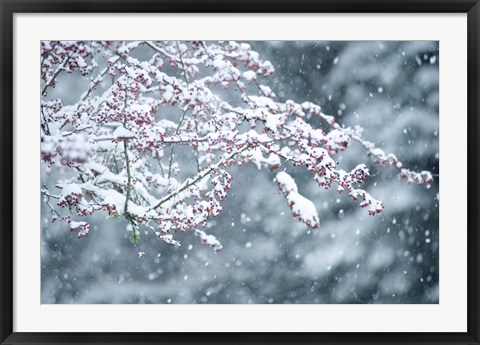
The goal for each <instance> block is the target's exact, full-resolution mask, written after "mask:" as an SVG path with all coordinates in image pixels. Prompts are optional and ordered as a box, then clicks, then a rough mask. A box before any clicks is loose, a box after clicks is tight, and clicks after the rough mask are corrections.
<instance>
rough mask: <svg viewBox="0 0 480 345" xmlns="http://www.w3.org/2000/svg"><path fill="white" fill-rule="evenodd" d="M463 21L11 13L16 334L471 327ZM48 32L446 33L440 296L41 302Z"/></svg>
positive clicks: (426, 36)
mask: <svg viewBox="0 0 480 345" xmlns="http://www.w3.org/2000/svg"><path fill="white" fill-rule="evenodd" d="M466 24H467V17H466V15H465V14H413V15H412V14H398V15H397V14H396V15H393V14H386V15H385V14H376V15H357V14H348V15H345V14H342V15H339V14H335V15H332V14H328V15H327V14H295V15H290V14H275V15H260V14H248V15H240V14H228V15H226V14H221V15H206V14H205V15H193V14H190V15H185V14H183V15H178V14H175V15H173V14H168V15H167V14H141V15H119V14H115V15H114V14H108V15H105V14H93V15H92V14H88V15H87V14H75V15H73V14H57V15H50V14H49V15H39V14H15V16H14V122H15V126H14V148H15V152H14V157H15V160H14V169H15V170H14V171H15V183H14V192H15V194H14V195H15V198H14V206H15V208H14V210H15V212H14V225H15V226H14V263H15V266H14V288H15V289H14V291H15V293H14V331H15V332H58V331H64V332H67V331H68V332H70V331H71V332H98V331H107V332H115V331H117V332H152V331H153V332H164V331H173V332H177V331H178V332H182V331H183V332H184V331H205V332H206V331H240V332H242V331H253V332H256V331H275V332H285V331H295V332H297V331H310V332H312V331H314V332H322V331H330V332H332V331H333V332H346V331H359V332H367V331H368V332H370V331H398V332H404V331H413V332H465V331H466V330H467V329H466V324H467V313H466V311H467V309H466V308H467V300H466V292H467V288H466V284H467V279H466V277H467V275H466V273H467V271H466V269H467V257H466V253H467V250H466V244H467V238H466V236H467V235H466V234H467V222H466V221H467V211H466V210H467V197H466V196H467V192H466V191H467V182H466V181H467V179H466V176H467V170H466V169H467V165H466V162H467V150H466V147H467V141H466V138H467V96H466V95H467V86H466V85H467V67H466V66H467V57H466V56H467V42H466V39H467V25H466ZM41 39H65V40H75V39H105V40H106V39H121V40H132V39H180V40H183V39H188V40H191V39H202V40H203V39H236V40H248V39H250V40H274V39H276V40H298V39H300V40H439V41H440V60H439V61H440V128H441V131H440V161H441V164H440V175H441V179H440V190H441V196H442V198H441V202H440V254H441V256H440V304H439V305H269V306H265V305H147V306H144V305H40V293H39V291H40V269H39V268H40V262H39V261H40V245H39V243H40V242H39V241H40V230H39V224H38V220H39V219H40V205H39V196H38V194H37V191H38V188H39V179H37V178H36V177H37V176H38V177H39V176H40V171H39V164H38V163H37V162H38V161H39V157H38V152H39V143H40V137H39V132H40V130H39V125H38V121H39V115H38V114H39V104H38V99H39V78H38V76H39V63H38V61H39V42H40V40H41ZM79 264H81V263H79Z"/></svg>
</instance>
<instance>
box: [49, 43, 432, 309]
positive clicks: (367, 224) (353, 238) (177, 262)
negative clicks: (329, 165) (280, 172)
mask: <svg viewBox="0 0 480 345" xmlns="http://www.w3.org/2000/svg"><path fill="white" fill-rule="evenodd" d="M248 43H250V44H251V45H252V48H253V49H254V50H256V51H257V52H259V53H260V56H261V57H262V58H263V59H265V60H270V61H271V62H272V64H273V65H274V67H275V73H274V75H273V76H271V77H269V78H268V79H267V80H265V81H263V83H264V84H267V85H269V86H270V87H271V88H272V90H273V91H274V92H275V93H276V95H277V100H279V101H285V100H288V99H293V100H295V101H296V102H298V103H301V102H304V101H311V102H314V103H317V104H319V105H321V106H322V109H323V112H324V113H326V114H330V115H334V116H335V117H336V119H337V122H339V123H340V124H345V125H347V126H352V125H356V124H358V125H361V126H362V127H364V128H365V132H364V137H365V139H366V140H369V141H372V142H375V143H376V144H377V145H378V146H379V147H381V148H382V149H383V150H384V151H385V152H386V153H389V152H393V153H395V154H396V155H397V157H398V158H399V160H400V161H402V162H403V163H404V166H405V167H407V168H409V169H411V170H414V171H421V170H429V171H430V172H432V174H438V169H439V160H438V157H439V153H438V146H439V145H438V135H439V132H438V131H439V121H438V110H439V98H438V91H439V73H438V63H439V58H438V54H439V47H438V42H426V41H408V42H407V41H405V42H393V41H389V42H381V41H365V42H362V41H354V42H346V41H345V42H343V41H342V42H323V41H322V42H317V41H315V42H313V41H300V42H290V41H288V42H284V41H268V42H248ZM75 80H76V82H73V83H72V82H70V83H68V84H65V83H63V84H62V88H59V87H57V89H55V92H53V93H52V97H61V98H63V99H64V102H65V103H66V104H68V102H69V101H71V102H75V101H76V100H78V98H79V95H81V93H82V92H83V88H84V87H85V86H86V85H88V79H85V78H82V77H80V76H77V77H76V79H75ZM61 82H62V81H61V80H60V81H59V85H60V83H61ZM335 159H336V161H337V162H338V167H339V168H341V169H344V170H349V169H352V168H354V167H355V166H356V165H357V164H359V163H366V164H367V166H368V167H369V168H370V170H371V172H372V173H373V174H378V175H377V176H376V177H374V178H370V179H368V180H367V183H366V184H365V185H364V189H365V190H367V191H368V192H369V193H370V194H371V195H372V196H373V197H374V198H376V199H379V200H383V201H384V203H385V209H384V212H385V217H383V216H382V215H377V216H369V215H368V213H367V212H366V210H364V209H360V208H358V203H356V202H353V201H351V200H349V199H348V197H347V196H346V195H343V194H342V195H339V194H337V193H336V191H335V190H330V191H325V190H324V189H322V188H321V187H319V186H318V185H317V184H316V182H314V181H313V179H312V176H311V175H310V174H308V173H307V172H306V171H304V170H302V169H295V168H292V167H290V166H286V171H287V172H288V173H289V174H291V175H292V176H293V177H294V178H295V180H296V182H297V184H298V187H299V191H300V193H301V194H303V195H304V196H306V197H308V198H309V199H310V200H312V201H313V202H314V203H315V205H316V207H317V210H318V212H319V216H320V219H321V227H320V229H315V230H310V229H308V228H307V227H306V226H305V225H303V224H301V223H299V222H298V221H296V220H294V219H293V218H292V216H291V211H290V209H289V208H288V207H287V204H286V201H285V199H284V198H283V196H282V195H281V194H280V192H279V191H278V188H277V187H276V186H275V185H274V184H273V183H272V180H273V178H274V176H275V174H276V172H271V171H269V170H268V169H262V170H258V169H257V168H256V167H255V166H254V165H247V166H244V167H241V168H232V169H230V172H231V173H232V174H233V176H234V180H233V186H232V190H231V191H230V195H229V197H228V198H227V199H226V201H225V202H224V203H223V212H222V214H221V215H220V216H219V217H218V218H216V219H215V220H214V221H211V222H210V224H209V226H208V228H207V229H206V230H205V231H206V232H207V233H209V234H213V235H215V236H216V237H217V238H218V239H219V240H220V241H221V243H222V245H223V247H224V248H223V250H222V251H221V252H219V253H214V252H213V251H212V250H211V248H208V247H205V246H203V245H202V244H201V243H200V240H199V238H198V237H196V236H195V235H194V233H193V232H190V231H189V232H187V233H185V234H178V235H177V237H176V238H177V239H178V240H180V241H181V242H182V246H181V247H179V248H177V247H173V246H169V245H167V244H166V243H164V242H162V241H159V240H156V239H154V238H151V239H150V240H148V242H146V243H145V242H144V241H142V243H141V244H140V246H139V247H140V248H135V247H134V246H133V245H132V243H131V241H130V240H129V236H128V233H127V231H126V230H125V229H126V222H125V221H123V220H121V219H105V215H103V214H102V215H96V216H94V217H92V218H91V219H90V224H91V225H92V228H91V231H90V234H89V236H88V237H86V238H83V239H77V236H76V234H74V233H70V231H69V229H68V227H66V226H65V224H62V223H59V222H56V223H54V224H52V223H51V222H50V221H49V219H50V212H49V209H48V207H46V206H45V205H44V203H43V201H42V234H41V236H42V242H41V246H42V248H41V255H42V258H41V265H42V266H41V272H42V291H41V301H42V303H43V304H51V303H261V304H268V303H438V302H439V290H438V285H439V276H438V271H439V267H438V262H439V258H438V241H439V238H438V203H439V196H438V177H436V178H435V180H434V183H433V184H432V185H431V186H430V187H429V188H427V187H425V186H418V185H408V184H406V183H405V182H404V181H399V180H398V178H397V177H396V174H397V171H396V170H395V169H391V168H381V167H377V166H375V165H373V164H372V161H371V159H370V158H369V157H368V156H367V155H366V153H365V150H364V149H362V148H361V147H360V145H358V144H353V145H352V147H351V148H350V149H349V150H347V151H346V152H344V153H341V154H339V155H337V156H335ZM192 164H193V163H192ZM58 176H59V175H58V174H56V173H55V172H47V171H46V169H43V167H42V184H47V185H51V184H52V183H54V181H55V180H56V179H57V178H58ZM139 250H144V251H145V252H146V255H145V257H144V258H142V259H139V258H138V256H137V252H138V251H139Z"/></svg>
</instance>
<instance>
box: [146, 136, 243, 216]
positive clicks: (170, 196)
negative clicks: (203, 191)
mask: <svg viewBox="0 0 480 345" xmlns="http://www.w3.org/2000/svg"><path fill="white" fill-rule="evenodd" d="M246 149H248V145H245V146H244V147H242V148H241V149H239V150H237V151H235V152H233V153H232V154H230V155H229V156H228V157H226V158H224V159H222V160H220V161H219V162H218V163H216V164H214V165H212V166H211V167H209V168H208V169H206V170H205V171H203V172H202V173H200V174H198V175H197V177H195V178H194V179H193V180H192V181H190V182H189V183H187V184H185V185H184V186H183V187H182V188H180V189H178V190H176V191H175V192H172V193H170V194H169V195H167V196H165V197H164V198H162V200H160V202H159V203H158V204H156V205H155V206H153V207H151V208H150V209H149V210H150V211H151V210H154V209H157V208H159V207H160V206H162V205H163V204H165V203H166V202H167V201H169V200H170V199H172V198H173V197H175V196H176V195H178V194H180V193H181V192H183V191H185V190H187V189H188V188H190V187H192V186H193V185H195V184H196V183H197V182H199V181H200V180H202V179H203V178H205V177H206V176H208V175H210V174H211V173H212V172H213V171H215V170H216V169H218V167H220V166H221V165H222V164H224V163H226V162H228V161H229V160H230V159H232V158H234V157H235V156H237V155H239V154H240V153H242V152H243V151H245V150H246Z"/></svg>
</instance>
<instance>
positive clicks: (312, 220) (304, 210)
mask: <svg viewBox="0 0 480 345" xmlns="http://www.w3.org/2000/svg"><path fill="white" fill-rule="evenodd" d="M275 182H276V183H277V184H278V187H279V188H280V190H281V191H282V193H283V195H284V196H285V198H286V199H287V203H288V207H290V209H291V210H292V214H293V216H294V217H295V218H297V219H298V220H300V221H301V222H302V223H305V224H307V225H308V226H309V227H310V228H318V227H320V219H319V217H318V212H317V208H316V207H315V204H314V203H313V202H312V201H310V200H308V199H307V198H305V197H304V196H302V195H301V194H299V193H298V188H297V184H296V183H295V181H294V179H293V178H292V177H291V176H290V175H289V174H287V173H286V172H284V171H280V172H279V173H278V174H277V176H276V177H275Z"/></svg>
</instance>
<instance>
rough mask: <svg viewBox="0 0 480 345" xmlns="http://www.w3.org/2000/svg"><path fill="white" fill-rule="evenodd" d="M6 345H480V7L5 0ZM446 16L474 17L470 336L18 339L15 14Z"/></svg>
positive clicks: (2, 315) (0, 289)
mask: <svg viewBox="0 0 480 345" xmlns="http://www.w3.org/2000/svg"><path fill="white" fill-rule="evenodd" d="M0 6H1V7H0V11H1V32H2V33H1V35H2V36H1V41H0V49H1V51H0V59H1V60H0V64H1V70H0V73H1V75H0V80H1V85H0V87H1V89H0V103H1V116H0V140H1V150H0V152H1V160H0V162H1V179H0V181H1V182H0V195H1V197H0V212H1V229H0V277H1V278H0V279H1V280H0V341H1V344H173V343H182V344H190V343H191V344H199V343H204V344H207V343H236V344H242V343H245V344H247V343H248V344H267V343H283V344H290V343H291V344H301V343H312V344H313V343H332V344H367V343H369V344H371V343H382V344H383V343H385V344H388V343H396V344H480V337H479V324H480V318H479V310H480V308H479V305H480V304H479V280H480V271H479V269H480V266H479V260H480V258H479V250H480V242H479V236H478V231H479V225H480V223H479V214H480V212H478V206H479V204H478V195H479V194H480V190H479V182H478V176H479V170H478V168H479V162H478V161H479V158H480V156H479V153H480V152H479V140H478V135H479V134H480V127H479V115H480V113H479V102H478V97H479V96H480V88H479V84H480V72H479V43H480V42H479V32H480V24H479V17H480V4H479V0H421V1H416V0H403V1H399V0H396V1H385V0H368V1H353V0H326V1H323V0H298V1H293V0H271V1H270V0H231V1H226V0H224V1H221V0H199V1H192V0H186V1H184V0H141V1H133V0H120V1H113V0H112V1H111V0H101V1H95V0H82V1H66V0H38V1H32V0H31V1H22V0H17V1H12V0H0ZM252 10H253V11H254V12H257V13H269V12H276V13H280V12H284V13H303V12H305V13H312V12H324V13H342V12H344V13H430V12H431V13H441V12H456V13H467V14H468V19H467V20H468V24H467V25H468V37H467V41H468V52H467V54H468V55H467V56H468V66H467V67H468V152H467V154H468V222H467V224H468V253H467V256H468V282H467V285H468V296H467V298H468V316H467V324H468V330H467V332H466V333H60V332H59V333H18V332H13V316H14V310H13V294H14V291H13V231H14V224H13V211H14V210H13V202H12V200H14V198H15V195H14V193H13V181H14V178H15V174H14V171H13V165H12V162H13V158H14V157H13V149H14V147H13V43H14V42H13V40H14V37H13V34H14V32H13V16H14V14H15V13H80V12H82V13H91V12H98V13H107V12H115V13H122V12H123V13H151V12H164V13H173V12H191V13H207V12H211V13H226V12H238V13H247V12H252Z"/></svg>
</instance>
